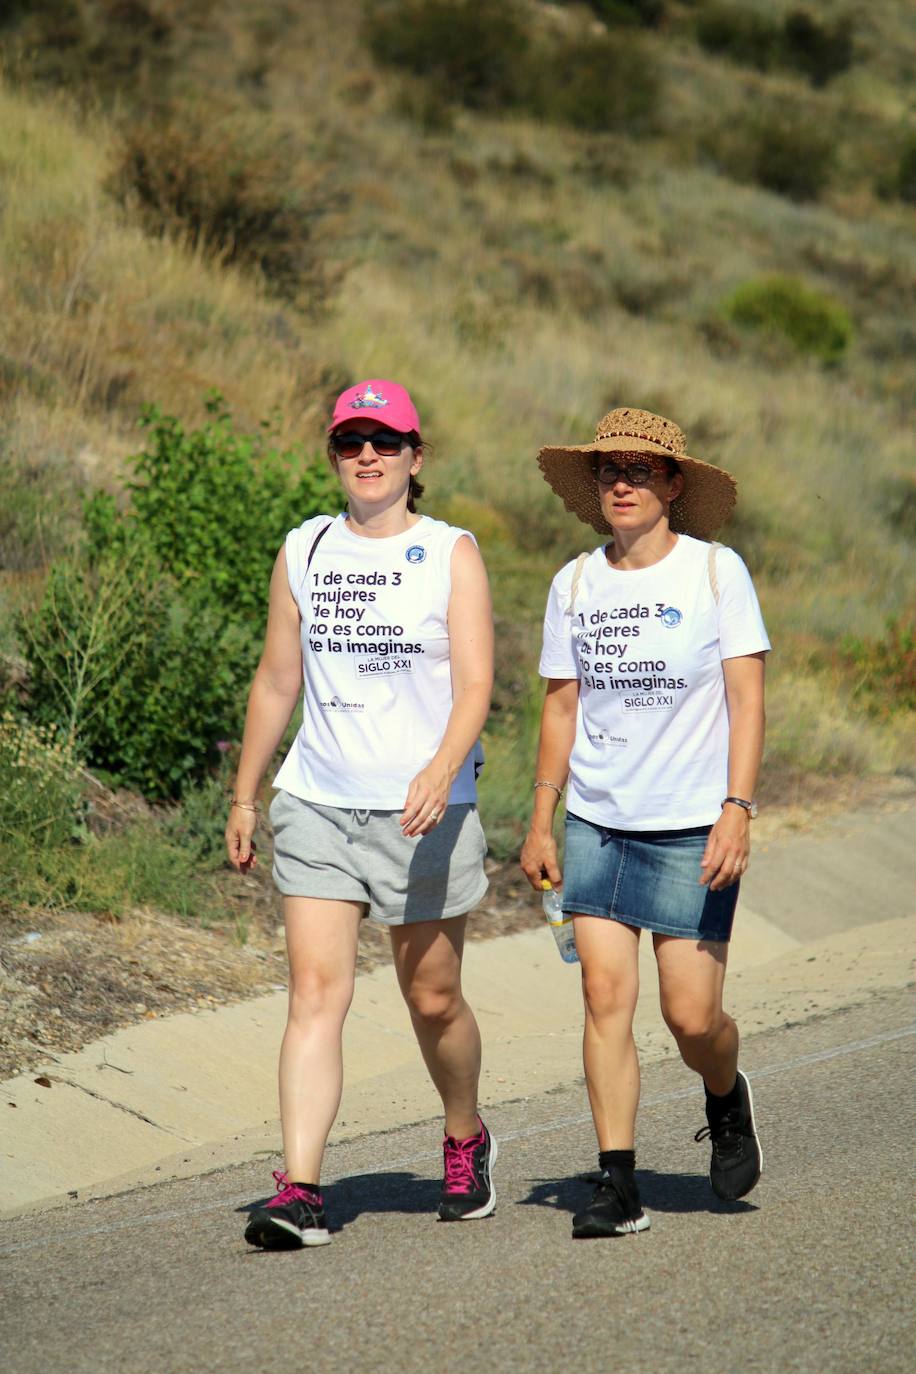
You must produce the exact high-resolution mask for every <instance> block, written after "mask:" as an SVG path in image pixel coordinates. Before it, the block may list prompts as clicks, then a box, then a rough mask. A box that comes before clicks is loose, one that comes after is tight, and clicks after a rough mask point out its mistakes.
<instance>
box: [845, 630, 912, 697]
mask: <svg viewBox="0 0 916 1374" xmlns="http://www.w3.org/2000/svg"><path fill="white" fill-rule="evenodd" d="M841 653H842V657H843V659H844V660H845V662H846V664H847V666H848V667H849V669H850V670H851V671H852V673H853V676H854V686H853V695H854V696H855V698H856V699H857V700H858V701H859V702H860V703H861V705H862V706H863V707H864V708H865V710H866V711H867V712H868V713H869V715H872V716H884V717H886V716H890V715H894V714H896V713H897V712H912V711H914V710H916V625H914V624H907V623H905V622H903V621H901V620H900V619H899V618H898V617H896V616H891V617H890V618H889V619H888V620H887V622H886V624H885V627H884V634H883V635H881V637H880V638H877V639H854V638H847V639H845V640H844V641H843V644H842V647H841Z"/></svg>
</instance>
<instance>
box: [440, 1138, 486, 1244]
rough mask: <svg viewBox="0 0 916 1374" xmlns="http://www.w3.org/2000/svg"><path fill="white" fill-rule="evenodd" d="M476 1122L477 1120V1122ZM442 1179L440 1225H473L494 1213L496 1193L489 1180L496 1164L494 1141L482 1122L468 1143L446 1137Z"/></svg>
mask: <svg viewBox="0 0 916 1374" xmlns="http://www.w3.org/2000/svg"><path fill="white" fill-rule="evenodd" d="M478 1120H479V1118H478ZM442 1148H443V1151H444V1153H445V1179H444V1181H443V1184H442V1192H441V1193H440V1195H439V1220H440V1221H476V1219H477V1218H478V1217H488V1216H489V1215H490V1213H491V1212H494V1211H495V1210H496V1189H495V1188H494V1187H493V1179H492V1177H491V1174H492V1169H493V1165H494V1164H495V1163H496V1152H497V1150H496V1141H495V1140H494V1139H493V1137H492V1136H491V1135H490V1132H489V1131H488V1130H487V1128H486V1126H485V1125H484V1124H483V1122H482V1121H481V1122H480V1131H479V1133H478V1134H477V1135H472V1136H470V1137H469V1139H467V1140H456V1139H455V1138H454V1136H450V1135H447V1136H446V1137H445V1140H444V1141H443V1145H442Z"/></svg>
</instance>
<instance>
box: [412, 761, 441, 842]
mask: <svg viewBox="0 0 916 1374" xmlns="http://www.w3.org/2000/svg"><path fill="white" fill-rule="evenodd" d="M451 788H452V780H451V777H450V776H449V770H448V768H447V767H445V765H444V764H440V763H436V761H435V760H433V762H432V763H430V764H427V766H426V767H425V768H423V769H421V770H420V772H419V773H418V774H417V776H416V777H415V778H414V780H413V782H412V783H411V784H410V786H409V787H408V789H407V800H406V802H405V803H404V810H403V812H402V813H401V829H402V830H403V832H404V834H405V835H407V836H410V837H413V836H414V835H425V834H427V832H428V831H430V830H432V829H433V828H434V827H435V826H436V825H438V824H439V822H440V821H441V819H442V817H443V816H444V815H445V808H446V807H447V806H448V794H449V792H450V791H451Z"/></svg>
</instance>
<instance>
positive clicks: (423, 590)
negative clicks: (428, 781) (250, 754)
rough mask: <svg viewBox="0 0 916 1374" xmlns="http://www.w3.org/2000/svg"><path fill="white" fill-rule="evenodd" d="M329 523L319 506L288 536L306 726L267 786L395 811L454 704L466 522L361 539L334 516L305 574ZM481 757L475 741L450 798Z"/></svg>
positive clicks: (462, 792) (421, 523) (463, 795)
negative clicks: (455, 616) (458, 575)
mask: <svg viewBox="0 0 916 1374" xmlns="http://www.w3.org/2000/svg"><path fill="white" fill-rule="evenodd" d="M327 524H328V520H327V517H326V516H316V517H315V518H314V519H311V520H306V521H305V523H304V524H302V525H300V526H299V528H298V529H295V530H291V531H290V532H289V534H288V535H287V536H286V566H287V571H288V576H289V585H290V590H291V592H292V594H293V597H294V599H295V601H296V604H297V606H298V607H299V613H300V615H301V617H302V621H301V626H300V638H301V642H302V665H303V676H304V691H303V710H302V725H301V727H300V729H299V732H298V734H297V735H296V738H295V740H294V742H293V746H292V748H291V749H290V751H289V753H288V754H287V756H286V759H285V760H284V762H283V765H282V767H281V768H280V771H279V772H278V774H277V776H276V777H275V778H274V786H275V787H282V788H284V789H285V790H286V791H287V792H291V793H292V794H293V795H294V796H296V797H302V798H304V799H305V800H306V801H314V802H320V803H322V804H324V805H326V806H344V807H355V808H367V809H375V810H400V808H401V807H402V806H403V805H404V801H405V799H406V797H407V788H408V786H409V784H410V782H411V780H412V779H413V778H414V777H415V776H416V774H417V773H418V772H419V771H420V769H421V768H424V767H425V766H426V765H427V764H428V763H429V761H430V760H431V759H432V757H433V755H434V754H435V752H436V750H437V749H438V747H439V745H440V743H441V740H442V736H443V734H444V733H445V727H446V725H447V723H448V717H449V714H450V712H451V709H452V678H451V663H450V657H449V637H448V603H449V596H450V594H451V558H452V550H453V549H454V547H455V545H456V543H457V542H458V540H459V539H460V538H461V537H462V536H463V535H465V534H467V533H468V531H467V530H461V529H456V528H455V527H454V526H452V525H446V524H445V523H443V521H441V520H433V519H431V518H430V517H429V516H425V515H424V516H421V518H420V519H419V520H418V521H417V523H416V524H415V525H412V526H411V527H410V528H409V529H407V530H404V531H403V532H402V533H401V534H395V535H392V536H390V537H388V538H385V539H368V538H366V537H364V536H362V535H358V534H354V533H353V531H352V530H351V529H350V528H349V527H348V525H347V523H346V517H345V516H344V515H338V516H337V518H336V519H335V520H334V521H332V522H331V524H330V527H329V528H328V530H327V533H326V534H324V536H323V537H322V539H321V542H320V543H319V544H318V545H317V547H316V549H315V554H314V557H313V559H312V564H311V567H310V568H309V570H308V573H307V574H306V564H307V562H308V556H309V551H310V549H311V548H312V546H313V544H314V541H315V537H316V535H317V534H318V533H319V531H320V530H321V529H322V528H323V527H324V526H325V525H327ZM470 538H473V535H471V536H470ZM482 758H483V754H482V752H481V750H480V746H479V745H477V746H475V748H474V749H473V750H472V751H471V753H470V754H469V755H468V757H467V758H466V759H465V761H464V764H463V765H462V767H461V770H460V771H459V773H458V775H457V777H456V778H455V781H454V783H453V784H452V789H451V792H450V794H449V803H450V804H451V803H457V802H472V801H474V800H475V799H476V795H477V789H476V784H475V780H474V779H475V763H477V762H480V761H481V760H482Z"/></svg>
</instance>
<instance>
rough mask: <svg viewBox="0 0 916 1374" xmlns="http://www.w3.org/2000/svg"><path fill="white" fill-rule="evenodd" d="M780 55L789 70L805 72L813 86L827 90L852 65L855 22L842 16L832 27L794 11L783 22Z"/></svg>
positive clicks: (803, 12)
mask: <svg viewBox="0 0 916 1374" xmlns="http://www.w3.org/2000/svg"><path fill="white" fill-rule="evenodd" d="M780 51H781V55H782V57H783V60H784V62H785V63H786V65H787V66H790V67H795V68H796V69H797V70H798V71H800V72H804V74H805V76H807V78H808V80H809V81H810V82H811V84H812V85H813V86H825V85H826V84H827V82H828V81H830V80H831V79H832V78H833V77H834V76H838V75H839V73H840V72H844V71H846V69H847V68H848V67H849V66H850V65H851V64H852V56H853V26H852V19H851V18H850V17H849V16H848V15H841V16H840V17H839V18H837V19H835V20H834V22H833V23H832V24H831V23H829V22H828V21H822V20H818V19H815V18H814V17H813V15H811V14H809V12H808V11H807V10H792V11H791V12H790V13H789V14H787V15H786V17H785V20H784V21H783V26H782V42H781V47H780Z"/></svg>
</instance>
